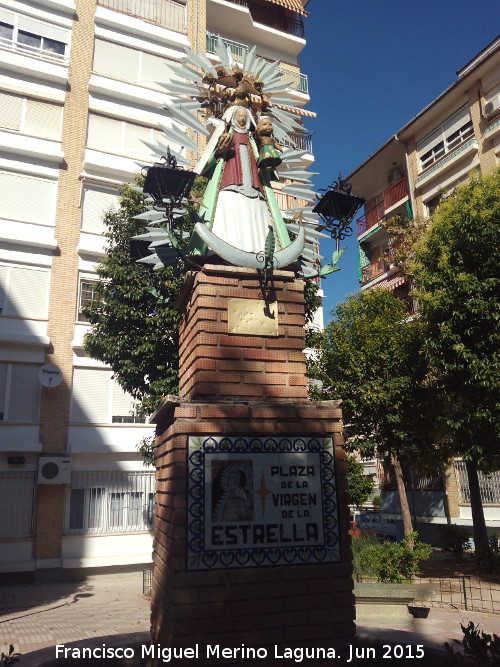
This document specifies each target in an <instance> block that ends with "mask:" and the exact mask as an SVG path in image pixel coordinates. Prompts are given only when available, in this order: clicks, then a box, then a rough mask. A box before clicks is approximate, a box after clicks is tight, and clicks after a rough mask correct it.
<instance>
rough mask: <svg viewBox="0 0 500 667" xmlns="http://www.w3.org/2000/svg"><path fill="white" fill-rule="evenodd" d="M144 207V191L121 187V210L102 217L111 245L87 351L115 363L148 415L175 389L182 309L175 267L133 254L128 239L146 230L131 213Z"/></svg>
mask: <svg viewBox="0 0 500 667" xmlns="http://www.w3.org/2000/svg"><path fill="white" fill-rule="evenodd" d="M143 210H144V197H143V195H142V194H140V193H138V192H137V191H135V190H134V189H132V188H131V187H129V186H128V185H123V186H122V188H121V197H120V206H119V208H118V209H111V210H110V211H108V212H107V213H106V215H105V216H104V222H105V223H106V225H107V230H108V231H107V232H106V233H105V236H106V238H107V239H108V244H107V249H106V256H105V257H104V258H103V259H102V261H101V263H100V264H99V266H98V268H97V274H98V276H99V278H100V281H99V282H98V284H97V287H96V291H97V293H98V294H99V300H98V301H95V302H94V303H93V304H92V305H91V307H89V308H88V309H87V311H86V314H87V316H88V318H89V321H90V323H91V325H92V329H91V331H90V332H89V333H88V334H87V335H86V336H85V351H86V352H87V353H88V354H89V355H90V356H92V357H93V358H94V359H99V360H100V361H103V362H104V363H106V364H108V365H109V366H111V368H112V369H113V371H114V375H115V378H116V380H117V381H118V383H119V384H120V385H121V386H122V387H123V389H124V390H125V391H126V392H128V393H129V394H131V395H132V396H133V398H135V399H136V400H137V402H138V410H139V413H140V414H148V413H151V412H153V411H154V410H155V409H156V408H157V407H158V404H159V402H160V401H161V399H162V397H163V396H164V395H166V394H175V393H176V392H177V368H178V361H177V358H178V357H177V354H178V344H177V341H178V336H177V331H178V326H179V313H178V312H177V311H176V310H175V309H174V307H173V303H174V301H175V298H176V296H177V294H178V293H179V290H180V288H181V286H182V283H183V279H182V276H181V275H180V274H179V273H178V272H176V270H175V268H173V267H168V268H165V269H161V270H159V271H152V270H151V269H150V268H149V267H148V266H145V265H143V264H137V263H136V260H135V258H134V257H132V255H131V251H130V239H131V238H132V237H133V236H135V235H137V234H140V233H141V232H143V231H144V222H142V221H140V220H134V219H133V216H134V215H137V214H139V213H142V211H143Z"/></svg>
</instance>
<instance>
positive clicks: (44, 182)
mask: <svg viewBox="0 0 500 667" xmlns="http://www.w3.org/2000/svg"><path fill="white" fill-rule="evenodd" d="M0 192H1V193H2V199H1V203H0V217H2V218H4V219H7V220H19V221H20V222H31V223H33V224H38V225H47V226H49V225H50V226H51V227H53V226H54V224H55V210H56V195H57V182H56V181H52V180H49V179H47V178H37V177H35V176H27V175H24V174H18V173H16V172H13V171H0ZM26 193H29V197H27V196H26Z"/></svg>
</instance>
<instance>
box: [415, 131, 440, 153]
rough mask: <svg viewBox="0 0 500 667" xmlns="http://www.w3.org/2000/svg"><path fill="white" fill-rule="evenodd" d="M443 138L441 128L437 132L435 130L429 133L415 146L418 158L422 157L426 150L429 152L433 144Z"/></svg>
mask: <svg viewBox="0 0 500 667" xmlns="http://www.w3.org/2000/svg"><path fill="white" fill-rule="evenodd" d="M442 137H443V133H442V130H441V128H439V129H438V130H435V131H434V132H431V133H430V134H428V135H427V136H426V137H425V138H424V139H422V141H419V142H418V144H417V151H418V155H419V157H422V155H424V153H427V151H428V150H430V149H431V148H432V147H433V146H434V144H437V143H439V142H440V141H441V139H442Z"/></svg>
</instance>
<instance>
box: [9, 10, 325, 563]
mask: <svg viewBox="0 0 500 667" xmlns="http://www.w3.org/2000/svg"><path fill="white" fill-rule="evenodd" d="M305 4H307V0H255V1H254V0H97V1H96V0H74V1H73V0H36V1H35V0H0V52H1V61H2V65H1V66H0V144H1V158H0V443H1V444H0V500H1V505H2V512H1V514H0V572H4V573H5V572H39V571H42V570H45V571H48V570H57V571H59V570H61V569H62V570H64V569H68V570H69V569H73V568H96V567H102V566H105V567H109V566H129V567H130V566H137V567H141V566H142V565H143V564H146V563H149V562H150V561H151V544H152V537H151V533H150V527H151V522H152V503H153V493H154V480H153V477H154V473H153V472H152V471H151V469H147V468H144V467H143V465H142V461H141V460H139V458H138V455H137V452H136V444H137V443H138V442H139V441H140V440H141V438H143V437H145V436H150V435H151V434H152V432H153V431H152V429H153V427H152V426H149V425H147V424H144V423H135V422H136V420H135V419H134V418H133V417H131V411H132V407H133V406H132V401H131V399H130V397H129V396H127V395H126V394H125V393H124V392H123V391H122V390H121V388H120V387H119V386H118V384H117V383H116V382H115V381H114V380H113V377H112V371H111V369H110V368H108V367H106V366H104V365H103V364H102V363H100V362H98V361H96V360H93V359H91V358H89V357H87V356H86V355H85V353H84V350H83V336H84V334H85V332H86V331H87V328H88V324H87V323H86V321H85V317H84V316H83V313H82V308H83V306H84V305H85V304H86V303H88V302H89V301H91V300H92V299H93V294H94V293H93V288H94V285H95V281H96V278H97V276H96V271H95V267H96V264H97V263H98V262H99V260H100V258H101V257H102V256H103V254H104V238H103V236H102V233H103V231H104V226H103V222H102V216H103V212H104V211H105V210H107V209H108V208H109V207H110V206H112V205H114V204H116V202H117V188H118V187H119V185H120V184H121V183H122V182H132V181H133V179H134V175H135V173H136V172H137V171H138V167H137V164H136V162H137V161H144V162H152V156H151V154H150V153H149V149H148V148H147V147H146V146H145V144H144V143H143V140H146V141H148V140H152V139H154V138H155V137H158V136H159V135H160V134H161V130H160V123H164V124H168V123H169V120H168V118H167V116H166V113H165V112H164V110H163V104H164V102H165V100H166V99H167V97H166V96H167V95H168V91H166V90H165V89H164V88H163V87H162V86H161V85H160V83H159V82H161V81H162V79H163V78H164V71H165V64H168V63H170V62H176V61H178V60H179V59H181V58H183V57H184V49H185V47H190V48H191V49H193V50H201V51H203V52H206V53H207V54H208V56H209V57H211V58H213V60H214V62H216V60H217V59H216V56H215V55H214V44H215V43H216V40H218V39H222V40H223V41H224V42H225V43H226V44H227V45H228V46H229V47H230V48H231V51H232V52H233V54H234V55H235V56H237V55H238V54H241V53H242V52H243V51H244V50H245V49H248V48H249V45H250V46H252V45H253V44H256V45H257V54H258V55H261V56H263V57H266V58H269V59H272V60H279V61H280V63H281V65H280V67H281V71H282V76H283V77H284V79H285V80H286V81H287V82H289V88H290V90H292V91H293V95H294V97H295V99H296V100H297V102H296V103H297V105H298V106H304V105H305V104H306V103H307V102H308V101H309V95H308V89H307V77H306V76H305V75H304V74H303V73H301V72H300V68H299V65H298V57H299V53H300V51H301V50H302V49H303V47H304V46H305V40H304V16H305V15H306V12H305V10H304V6H305ZM307 114H308V112H307V111H304V115H307ZM299 140H300V142H302V145H303V147H305V148H308V149H309V152H308V154H307V155H306V156H305V157H304V160H305V162H306V163H307V162H311V161H312V159H313V158H312V148H311V139H310V136H308V135H307V134H305V133H302V134H300V136H299ZM278 197H279V199H280V205H281V206H282V208H283V210H286V209H287V208H290V207H291V204H294V202H291V201H290V200H289V197H288V195H285V194H282V193H279V192H278Z"/></svg>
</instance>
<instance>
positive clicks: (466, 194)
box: [410, 172, 500, 558]
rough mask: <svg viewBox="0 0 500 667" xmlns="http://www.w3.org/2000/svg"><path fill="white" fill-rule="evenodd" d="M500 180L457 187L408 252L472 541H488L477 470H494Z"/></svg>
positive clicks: (480, 546) (482, 549)
mask: <svg viewBox="0 0 500 667" xmlns="http://www.w3.org/2000/svg"><path fill="white" fill-rule="evenodd" d="M499 241H500V173H499V172H496V173H493V174H490V175H488V176H485V177H483V178H482V179H479V178H475V179H473V180H472V181H471V182H470V183H468V184H466V185H464V186H461V187H458V188H457V189H456V190H455V192H454V193H453V194H452V195H451V196H449V197H448V198H446V199H445V200H444V201H443V202H442V203H441V205H440V207H439V209H438V211H437V212H436V213H435V214H434V216H433V217H432V218H431V220H430V224H429V226H428V228H427V230H426V231H425V232H424V233H423V235H422V237H421V238H420V240H419V241H417V243H416V244H415V246H414V257H413V261H412V262H411V263H410V272H411V274H412V275H413V277H414V280H415V283H416V287H417V289H416V291H415V295H416V297H417V299H418V302H419V304H420V310H419V312H420V319H421V321H422V324H423V326H424V327H425V335H424V347H423V350H424V353H425V356H426V359H427V362H428V364H429V369H430V370H429V379H430V380H431V381H432V383H433V384H434V386H435V387H436V389H437V391H438V392H439V395H440V401H441V407H440V415H439V419H440V421H441V423H442V424H443V425H444V426H445V427H446V429H447V431H448V434H449V437H450V438H451V440H452V445H453V449H454V451H455V453H456V455H460V456H462V457H463V459H464V460H465V461H466V466H467V473H468V476H469V487H470V499H471V510H472V517H473V530H474V541H475V545H476V552H477V553H478V554H479V556H480V558H482V557H484V555H485V554H487V553H488V538H487V532H486V524H485V520H484V512H483V507H482V502H481V495H480V488H479V482H478V469H481V470H483V471H492V470H495V469H498V468H500V460H499V456H498V455H499V452H500V447H499V438H498V434H499V402H500V401H499V392H498V387H499V383H498V377H499V358H500V329H499V323H500V304H499V301H498V295H499V287H500V261H499V255H498V248H499Z"/></svg>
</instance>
